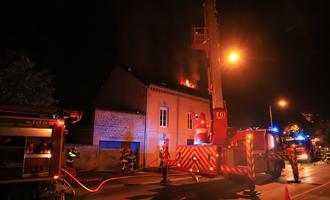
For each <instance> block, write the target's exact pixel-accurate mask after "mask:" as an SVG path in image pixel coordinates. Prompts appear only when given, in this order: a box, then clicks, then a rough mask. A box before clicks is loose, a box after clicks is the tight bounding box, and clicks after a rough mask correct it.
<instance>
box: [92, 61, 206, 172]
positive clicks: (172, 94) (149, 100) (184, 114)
mask: <svg viewBox="0 0 330 200" xmlns="http://www.w3.org/2000/svg"><path fill="white" fill-rule="evenodd" d="M94 105H95V112H94V128H93V144H94V145H97V146H98V149H99V158H101V159H102V160H103V162H102V166H101V167H104V168H114V167H116V166H118V165H117V164H116V163H118V162H119V156H120V151H121V149H122V148H123V147H124V146H130V147H131V148H132V149H133V151H134V152H135V153H136V155H137V157H138V163H137V166H136V167H156V166H159V151H160V148H161V146H162V144H163V142H164V140H167V142H168V144H169V152H170V155H173V157H174V155H175V149H176V146H177V145H182V144H184V145H186V144H193V141H194V130H193V120H192V117H194V116H193V115H192V114H193V113H200V112H204V113H205V114H206V117H207V119H208V120H209V119H210V102H209V98H208V96H207V95H203V94H201V93H200V92H198V91H197V90H193V89H190V88H186V87H183V86H179V85H173V86H172V85H171V86H170V85H165V84H156V83H153V82H146V81H145V79H141V78H139V76H137V75H136V74H133V72H132V70H131V69H125V68H123V67H115V68H114V69H113V71H112V73H111V74H110V77H109V79H108V80H107V81H106V82H105V84H104V86H103V87H102V89H101V90H100V92H99V93H98V95H97V96H96V98H95V103H94Z"/></svg>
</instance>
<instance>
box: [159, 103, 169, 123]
mask: <svg viewBox="0 0 330 200" xmlns="http://www.w3.org/2000/svg"><path fill="white" fill-rule="evenodd" d="M159 125H160V127H167V126H168V108H167V107H160V119H159Z"/></svg>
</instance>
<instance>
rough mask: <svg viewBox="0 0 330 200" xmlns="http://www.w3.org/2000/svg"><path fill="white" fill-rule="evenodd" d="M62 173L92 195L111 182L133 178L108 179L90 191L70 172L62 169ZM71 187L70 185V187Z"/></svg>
mask: <svg viewBox="0 0 330 200" xmlns="http://www.w3.org/2000/svg"><path fill="white" fill-rule="evenodd" d="M61 170H62V172H64V173H65V174H66V175H68V176H69V177H70V178H71V179H72V180H74V181H75V182H76V183H78V185H79V186H80V187H82V188H83V189H85V190H86V191H88V192H91V193H95V192H98V191H99V190H100V189H101V187H102V186H103V185H104V184H106V183H107V182H109V181H115V180H121V179H127V178H131V176H118V177H111V178H108V179H105V180H104V181H102V182H101V183H100V184H99V185H98V186H97V187H96V188H94V189H90V188H88V187H86V186H85V185H84V184H82V183H81V182H80V181H79V180H78V179H77V178H76V177H74V176H73V175H72V174H71V173H70V172H68V171H67V170H65V169H63V168H61ZM154 176H155V175H152V174H150V175H140V176H134V177H139V178H140V177H154ZM69 186H70V185H69Z"/></svg>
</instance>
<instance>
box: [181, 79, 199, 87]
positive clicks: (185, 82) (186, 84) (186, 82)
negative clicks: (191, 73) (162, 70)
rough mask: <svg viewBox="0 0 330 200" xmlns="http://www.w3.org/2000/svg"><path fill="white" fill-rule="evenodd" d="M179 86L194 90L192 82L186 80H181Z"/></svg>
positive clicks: (194, 85)
mask: <svg viewBox="0 0 330 200" xmlns="http://www.w3.org/2000/svg"><path fill="white" fill-rule="evenodd" d="M180 85H183V86H186V87H188V88H196V84H195V83H193V82H192V81H190V80H188V79H186V80H181V81H180Z"/></svg>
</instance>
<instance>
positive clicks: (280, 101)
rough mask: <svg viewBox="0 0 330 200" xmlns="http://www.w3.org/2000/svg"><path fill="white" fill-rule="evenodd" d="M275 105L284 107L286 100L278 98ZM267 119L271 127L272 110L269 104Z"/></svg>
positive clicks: (286, 103)
mask: <svg viewBox="0 0 330 200" xmlns="http://www.w3.org/2000/svg"><path fill="white" fill-rule="evenodd" d="M277 106H278V107H280V108H286V107H287V106H288V102H287V101H286V100H284V99H280V100H279V101H278V102H277ZM269 121H270V127H271V128H272V127H273V112H272V106H271V105H269Z"/></svg>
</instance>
